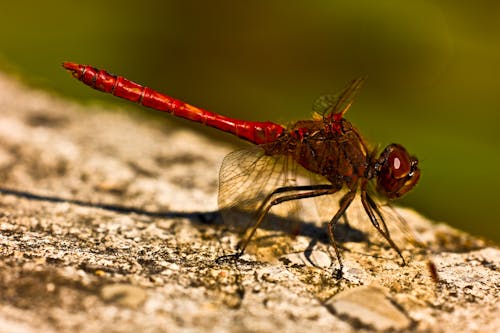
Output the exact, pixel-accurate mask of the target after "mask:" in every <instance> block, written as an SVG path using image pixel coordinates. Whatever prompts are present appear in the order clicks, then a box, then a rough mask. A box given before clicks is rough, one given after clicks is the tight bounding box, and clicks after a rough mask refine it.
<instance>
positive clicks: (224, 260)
mask: <svg viewBox="0 0 500 333" xmlns="http://www.w3.org/2000/svg"><path fill="white" fill-rule="evenodd" d="M242 255H243V253H242V252H240V251H238V252H236V253H234V254H226V255H224V256H220V257H218V258H217V259H215V262H216V263H217V264H224V263H228V262H235V261H237V260H238V259H240V257H241V256H242Z"/></svg>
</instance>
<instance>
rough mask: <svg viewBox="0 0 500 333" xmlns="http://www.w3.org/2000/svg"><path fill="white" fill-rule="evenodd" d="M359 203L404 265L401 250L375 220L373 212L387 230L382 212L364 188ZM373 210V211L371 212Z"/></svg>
mask: <svg viewBox="0 0 500 333" xmlns="http://www.w3.org/2000/svg"><path fill="white" fill-rule="evenodd" d="M361 203H362V204H363V208H364V209H365V212H366V214H368V217H369V218H370V221H371V223H372V225H373V226H374V227H375V229H377V231H378V232H379V233H380V234H381V235H382V236H383V237H384V238H385V240H386V241H387V242H388V243H389V245H390V246H391V247H392V248H393V249H394V251H396V252H397V254H398V255H399V257H400V258H401V260H402V261H403V263H402V265H403V266H404V265H406V260H405V258H404V257H403V254H402V253H401V250H400V249H399V247H398V246H397V245H396V243H394V241H393V240H392V238H391V236H390V235H389V232H387V233H386V232H385V231H384V230H382V228H381V227H380V224H379V222H378V221H377V216H375V213H376V214H377V215H378V217H379V219H380V221H381V222H382V225H383V226H384V228H385V230H387V225H386V224H385V220H384V217H383V216H382V213H381V212H380V210H379V209H378V207H377V206H376V204H375V202H374V201H373V199H372V198H370V197H369V196H368V194H367V193H366V191H365V190H362V191H361ZM373 211H375V213H374V212H373Z"/></svg>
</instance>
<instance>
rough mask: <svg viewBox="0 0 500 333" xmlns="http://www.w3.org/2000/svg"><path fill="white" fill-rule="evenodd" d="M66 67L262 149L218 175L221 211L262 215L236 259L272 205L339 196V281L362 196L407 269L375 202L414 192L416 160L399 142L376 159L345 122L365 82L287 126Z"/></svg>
mask: <svg viewBox="0 0 500 333" xmlns="http://www.w3.org/2000/svg"><path fill="white" fill-rule="evenodd" d="M63 67H64V68H66V69H67V70H69V71H70V72H71V73H72V75H73V76H74V77H75V78H77V79H78V80H80V81H82V82H83V83H85V84H86V85H88V86H90V87H92V88H94V89H97V90H100V91H103V92H107V93H111V94H113V95H115V96H118V97H121V98H124V99H127V100H129V101H132V102H136V103H139V104H142V105H144V106H147V107H150V108H153V109H156V110H159V111H163V112H168V113H171V114H173V115H175V116H178V117H181V118H185V119H189V120H192V121H195V122H199V123H202V124H204V125H207V126H210V127H214V128H217V129H219V130H222V131H225V132H228V133H231V134H234V135H236V136H237V137H240V138H242V139H244V140H247V141H250V142H252V143H254V144H256V145H258V149H254V150H253V151H252V150H246V151H245V152H244V153H242V152H241V151H237V152H234V153H232V154H229V155H228V156H227V157H226V158H225V159H224V162H223V164H222V167H221V171H220V185H219V206H220V207H221V209H222V208H227V207H233V208H237V209H242V210H244V211H248V210H251V211H253V212H256V214H257V215H256V219H255V220H254V221H253V225H252V226H251V228H250V229H249V230H248V232H247V235H246V237H245V238H243V239H242V241H241V242H240V243H239V246H238V250H237V253H236V254H235V255H234V257H236V258H238V257H240V256H241V255H242V254H243V253H244V251H245V249H246V248H247V245H248V244H249V242H250V240H251V239H252V237H253V236H254V234H255V232H256V230H257V229H258V228H259V226H260V225H261V223H262V221H263V220H264V218H265V216H266V215H268V212H269V210H270V209H271V208H272V207H275V206H278V205H279V206H281V205H282V204H283V203H285V202H289V203H290V202H296V200H299V199H305V198H312V197H320V196H329V195H333V194H338V193H341V194H342V196H341V197H340V199H339V201H338V208H337V211H336V213H335V214H334V216H333V218H331V220H330V222H329V223H328V236H329V238H330V242H331V244H332V245H333V248H334V249H335V253H336V257H337V259H338V263H339V268H338V270H337V277H340V276H341V275H342V269H343V263H342V257H341V254H340V250H339V246H338V245H337V242H336V236H335V227H336V226H337V224H338V222H339V220H340V219H341V218H342V217H343V218H344V219H345V221H346V222H347V214H346V212H347V209H348V208H349V206H350V205H351V203H352V202H353V200H354V199H355V197H356V195H357V193H358V192H359V194H360V199H361V204H362V207H363V208H364V211H365V212H366V214H367V215H368V217H369V220H370V221H371V224H372V226H373V227H374V228H375V229H376V230H377V231H378V233H379V234H380V235H381V236H382V237H383V239H385V241H386V242H387V243H388V244H389V245H390V246H391V247H392V248H393V249H394V250H395V251H396V252H397V254H398V255H399V257H400V258H401V260H402V264H403V265H404V264H405V263H406V262H405V259H404V257H403V255H402V252H401V250H400V248H399V247H398V245H396V243H395V241H394V240H393V238H392V237H391V232H390V231H389V227H388V224H386V221H385V219H384V214H383V212H382V209H381V206H380V205H379V204H378V202H377V200H379V199H380V198H383V199H384V198H385V199H388V200H390V199H395V198H399V197H401V196H403V195H404V194H405V193H407V192H408V191H410V190H411V189H412V188H413V187H414V186H415V185H416V184H417V182H418V180H419V177H420V170H419V168H418V160H417V159H416V158H415V157H413V156H411V155H410V154H409V153H408V152H407V151H406V149H405V148H403V146H401V145H399V144H391V145H389V146H387V147H386V148H385V149H384V150H383V151H382V152H381V153H380V154H379V155H378V156H376V153H377V152H376V149H370V148H369V146H368V145H367V143H366V142H365V141H364V140H363V138H362V137H361V135H360V133H359V132H358V130H357V129H356V128H355V127H354V126H353V125H352V124H351V123H350V122H349V121H348V120H346V119H345V118H344V114H345V113H346V112H347V110H349V108H350V107H351V105H352V102H353V98H354V96H355V95H356V93H357V92H358V90H359V88H360V86H361V85H362V83H363V81H364V80H363V79H356V80H354V81H352V82H351V83H350V84H349V85H348V86H347V87H346V88H345V89H344V90H343V91H342V92H340V93H339V94H338V95H336V96H329V95H328V96H324V97H322V98H320V99H319V100H318V101H317V102H316V103H315V108H316V110H321V111H322V112H321V114H319V113H316V114H315V115H314V117H313V119H311V120H301V121H298V122H296V123H294V124H293V125H291V126H290V127H287V128H286V127H284V126H281V125H279V124H276V123H273V122H270V121H264V122H260V121H244V120H238V119H233V118H229V117H225V116H222V115H219V114H216V113H213V112H209V111H206V110H203V109H200V108H198V107H195V106H192V105H189V104H187V103H184V102H182V101H180V100H177V99H175V98H172V97H169V96H166V95H164V94H161V93H159V92H157V91H155V90H153V89H151V88H148V87H144V86H141V85H139V84H137V83H134V82H132V81H130V80H128V79H126V78H124V77H121V76H115V75H112V74H110V73H108V72H106V71H104V70H99V69H97V68H94V67H91V66H86V65H80V64H75V63H72V62H65V63H64V64H63ZM298 169H300V170H306V172H307V173H308V174H309V175H310V176H312V177H311V178H318V179H320V180H319V182H315V183H308V184H307V185H298V184H297V183H294V181H295V180H296V178H297V177H296V174H297V170H298ZM372 180H373V181H372ZM370 184H373V185H375V186H371V185H370Z"/></svg>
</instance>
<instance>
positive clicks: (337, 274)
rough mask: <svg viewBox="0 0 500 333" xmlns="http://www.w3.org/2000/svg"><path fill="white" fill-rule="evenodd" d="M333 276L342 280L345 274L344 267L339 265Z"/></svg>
mask: <svg viewBox="0 0 500 333" xmlns="http://www.w3.org/2000/svg"><path fill="white" fill-rule="evenodd" d="M332 275H333V277H334V278H335V279H337V280H340V279H342V276H344V271H343V267H339V268H337V269H334V270H333V274H332Z"/></svg>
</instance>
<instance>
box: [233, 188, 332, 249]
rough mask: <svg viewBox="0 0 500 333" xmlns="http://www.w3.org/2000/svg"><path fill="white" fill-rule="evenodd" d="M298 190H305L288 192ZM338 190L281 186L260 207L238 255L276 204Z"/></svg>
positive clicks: (239, 247)
mask: <svg viewBox="0 0 500 333" xmlns="http://www.w3.org/2000/svg"><path fill="white" fill-rule="evenodd" d="M298 191H305V192H303V193H294V194H287V192H298ZM337 191H338V188H337V187H334V186H333V185H306V186H285V187H280V188H278V189H276V190H275V191H273V192H272V193H271V194H269V195H268V196H267V197H266V199H265V200H264V201H263V202H262V204H261V206H260V208H259V211H258V212H259V213H258V216H257V219H256V221H255V223H254V224H253V226H252V227H251V229H250V233H249V234H248V236H246V237H245V239H244V240H243V241H242V242H241V243H240V245H239V246H238V253H237V255H239V256H241V255H243V253H244V252H245V249H246V247H247V246H248V243H249V242H250V240H251V239H252V237H253V236H254V235H255V232H256V231H257V229H258V228H259V226H260V224H261V223H262V221H263V220H264V217H265V216H266V215H267V213H268V212H269V210H270V209H271V208H272V207H273V206H276V205H279V204H281V203H283V202H286V201H292V200H299V199H304V198H312V197H318V196H322V195H328V194H333V193H335V192H337ZM277 195H280V196H278V197H276V198H274V199H273V197H275V196H277Z"/></svg>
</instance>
